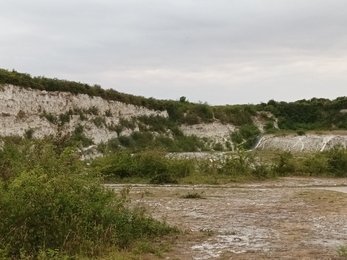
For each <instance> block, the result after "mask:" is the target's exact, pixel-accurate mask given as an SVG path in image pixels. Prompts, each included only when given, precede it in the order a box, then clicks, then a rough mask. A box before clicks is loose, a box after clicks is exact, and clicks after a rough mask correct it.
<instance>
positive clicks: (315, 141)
mask: <svg viewBox="0 0 347 260" xmlns="http://www.w3.org/2000/svg"><path fill="white" fill-rule="evenodd" d="M336 145H341V146H342V147H344V148H346V146H347V136H346V135H313V134H312V135H311V134H308V135H305V136H295V135H289V136H273V135H267V136H263V137H262V138H261V139H260V140H259V142H258V144H257V146H256V148H257V149H279V150H287V151H295V152H310V151H324V150H329V149H331V148H333V147H334V146H336Z"/></svg>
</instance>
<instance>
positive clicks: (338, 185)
mask: <svg viewBox="0 0 347 260" xmlns="http://www.w3.org/2000/svg"><path fill="white" fill-rule="evenodd" d="M108 186H110V187H112V188H113V189H115V190H117V191H118V190H121V189H122V188H124V186H125V185H108ZM344 192H347V179H320V178H319V179H318V178H281V179H278V180H275V181H265V182H259V183H251V184H235V185H233V184H231V185H219V186H210V185H206V186H204V185H199V186H192V185H191V186H185V185H182V186H180V185H172V186H170V185H165V186H152V185H131V188H130V197H131V199H132V202H131V203H132V204H133V205H140V206H143V207H146V208H147V209H149V211H150V212H151V213H152V216H153V217H154V218H156V219H159V220H165V221H166V222H167V223H168V224H170V225H174V226H177V227H178V228H179V229H181V230H183V231H184V232H183V233H182V234H180V235H178V237H177V239H175V241H174V243H173V245H172V248H171V251H170V252H168V253H165V255H164V259H171V260H178V259H181V260H185V259H195V260H200V259H342V258H339V257H338V253H337V250H338V249H339V247H340V246H347V194H346V193H344ZM187 194H195V195H199V196H201V197H202V198H200V199H185V198H183V197H184V196H185V195H187ZM145 259H147V258H145ZM148 259H152V258H148Z"/></svg>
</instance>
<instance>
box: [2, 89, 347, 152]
mask: <svg viewBox="0 0 347 260" xmlns="http://www.w3.org/2000/svg"><path fill="white" fill-rule="evenodd" d="M92 107H95V108H97V110H98V115H92V114H88V115H86V116H87V120H84V121H82V120H81V119H80V116H79V115H71V117H70V121H69V122H67V123H65V124H63V125H62V126H59V125H58V124H54V123H51V122H49V121H48V120H47V119H46V118H45V117H44V116H42V115H43V113H44V112H45V113H46V114H48V113H50V114H52V115H54V116H56V117H58V116H59V115H60V114H64V113H66V112H68V111H69V110H76V109H80V110H88V109H90V108H92ZM106 114H108V116H106ZM143 115H146V116H151V115H159V116H162V117H168V114H167V112H166V111H154V110H149V109H147V108H144V107H138V106H134V105H128V104H124V103H121V102H117V101H107V100H104V99H102V98H100V97H90V96H88V95H85V94H78V95H74V94H71V93H69V92H48V91H40V90H33V89H25V88H21V87H17V86H13V85H0V136H13V135H14V136H23V135H24V134H25V133H26V131H28V130H30V129H32V131H33V137H36V138H42V137H44V136H47V135H56V134H58V133H62V134H66V133H71V132H73V131H74V130H75V129H76V127H77V126H79V125H81V126H83V129H84V133H85V135H86V136H87V137H88V138H91V139H92V140H93V141H94V142H95V143H96V144H97V143H100V142H105V141H107V140H109V139H111V138H115V137H117V133H116V132H115V131H114V130H110V128H109V127H107V126H115V125H117V124H119V121H120V119H121V118H123V119H131V118H133V117H138V116H143ZM97 116H101V117H102V118H103V119H104V120H105V124H103V125H101V126H96V125H95V123H93V119H95V117H97ZM253 121H254V123H255V124H256V125H257V126H258V127H259V129H261V130H262V128H263V125H262V122H261V121H259V120H258V119H257V118H253ZM180 128H181V130H182V132H183V133H184V134H185V135H196V136H197V137H200V138H205V139H206V140H208V143H209V144H210V145H211V146H213V144H215V143H221V144H223V145H225V143H226V142H231V140H230V135H231V133H232V132H234V131H235V130H237V128H236V127H235V126H234V125H232V124H221V123H219V122H214V123H211V124H198V125H191V126H188V125H182V126H181V127H180ZM133 131H139V129H138V128H135V129H134V130H131V129H123V131H122V132H121V135H129V134H131V133H132V132H133ZM168 136H170V134H169V133H168ZM335 145H341V146H343V147H347V135H305V136H295V135H289V136H275V135H265V136H263V137H261V138H260V139H259V141H258V143H257V145H256V148H257V149H280V150H289V151H319V150H321V151H322V150H326V149H330V148H332V147H334V146H335Z"/></svg>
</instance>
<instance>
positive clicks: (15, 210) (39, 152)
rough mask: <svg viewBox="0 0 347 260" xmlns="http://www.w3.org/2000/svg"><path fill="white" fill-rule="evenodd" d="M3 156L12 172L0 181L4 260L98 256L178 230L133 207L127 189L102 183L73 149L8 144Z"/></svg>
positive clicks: (0, 154) (0, 247) (0, 233)
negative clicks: (116, 190) (118, 192)
mask: <svg viewBox="0 0 347 260" xmlns="http://www.w3.org/2000/svg"><path fill="white" fill-rule="evenodd" d="M0 157H1V159H2V162H3V161H5V162H8V163H6V164H5V165H3V164H1V165H2V170H5V171H6V170H7V172H10V173H11V174H10V176H4V175H2V180H0V218H1V222H0V255H1V256H2V257H3V258H2V259H7V258H8V259H16V258H18V259H19V258H20V259H35V258H37V257H38V256H39V255H42V254H46V253H47V254H48V255H51V256H52V252H58V253H59V254H62V255H70V256H74V255H83V256H89V257H96V256H98V255H100V254H102V253H104V252H105V251H107V250H108V249H109V248H112V249H113V250H114V249H115V247H116V248H119V249H120V248H126V247H128V246H130V245H131V244H132V243H134V242H135V241H138V240H139V239H148V238H150V237H154V236H160V235H163V234H167V233H168V232H171V231H173V230H174V229H172V228H169V227H168V226H166V225H165V224H163V223H160V222H157V221H155V220H154V219H152V218H150V217H148V216H147V215H146V214H145V212H144V211H143V210H142V209H129V208H128V206H127V197H126V191H125V192H123V195H122V196H118V195H116V194H115V193H114V192H113V191H112V190H109V189H106V188H104V187H103V186H101V185H100V181H99V179H98V178H96V177H95V175H90V174H88V169H87V168H86V167H85V166H84V164H83V163H82V162H81V161H80V160H79V158H78V156H77V154H76V153H75V150H74V149H72V148H67V149H65V150H64V151H63V152H62V153H61V154H57V153H56V152H55V149H54V146H52V145H51V144H47V143H44V142H34V143H33V142H31V143H29V142H28V141H25V143H24V144H23V145H20V146H19V145H13V144H12V145H11V144H10V143H8V142H6V143H5V144H4V146H3V149H2V150H1V152H0ZM13 159H14V160H13ZM93 176H94V177H93ZM47 254H46V257H47Z"/></svg>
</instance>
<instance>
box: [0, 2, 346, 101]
mask: <svg viewBox="0 0 347 260" xmlns="http://www.w3.org/2000/svg"><path fill="white" fill-rule="evenodd" d="M345 10H347V2H346V1H342V0H332V1H329V2H328V1H325V0H316V1H314V2H313V1H308V0H306V1H305V0H301V1H299V0H291V1H289V0H288V1H278V0H262V1H259V0H244V1H236V0H234V1H233V0H229V1H227V0H219V1H207V0H200V1H197V0H196V1H194V0H190V1H189V0H185V1H182V0H175V1H173V0H168V1H161V0H147V1H140V0H128V1H112V0H100V1H96V0H95V1H92V0H87V1H80V0H70V1H66V0H63V1H55V2H53V1H43V0H27V1H24V0H22V1H21V0H13V1H8V2H7V3H6V5H4V6H3V8H1V10H0V38H1V44H0V57H1V58H0V59H1V61H2V62H1V63H2V66H3V67H4V68H7V69H12V68H15V69H17V70H19V71H23V72H28V73H31V74H34V75H45V76H50V77H58V78H60V77H63V78H67V79H71V80H77V81H83V82H89V83H92V84H93V83H97V84H101V85H102V86H103V87H105V88H111V87H114V88H115V89H117V90H120V91H123V92H129V93H132V94H138V95H144V96H153V97H156V98H166V99H168V98H169V99H176V98H178V97H179V96H181V95H186V96H187V97H188V99H190V100H192V101H198V100H202V101H207V102H209V103H213V104H224V103H248V102H259V101H267V100H269V99H271V98H274V99H283V100H295V99H300V98H302V97H305V98H310V97H313V96H320V95H322V97H330V98H332V97H336V96H338V95H343V91H344V90H343V87H342V86H345V85H346V83H347V79H346V76H345V75H346V72H347V68H346V66H345V65H344V64H345V61H346V58H347V50H346V43H347V34H346V30H347V29H346V28H347V17H346V16H345ZM303 89H305V91H303ZM259 90H260V91H259Z"/></svg>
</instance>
